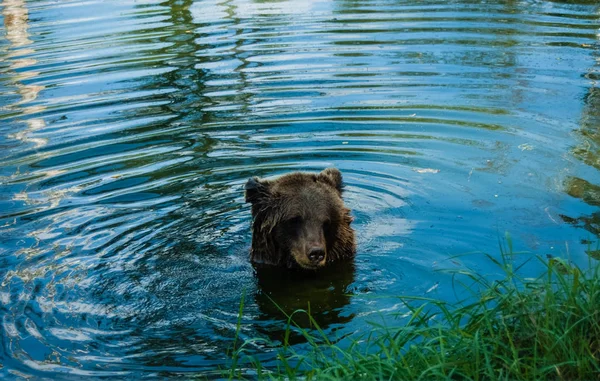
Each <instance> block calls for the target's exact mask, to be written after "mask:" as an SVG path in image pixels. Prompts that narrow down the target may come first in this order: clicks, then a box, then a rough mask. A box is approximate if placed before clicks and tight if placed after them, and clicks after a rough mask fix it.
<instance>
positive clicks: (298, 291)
mask: <svg viewBox="0 0 600 381" xmlns="http://www.w3.org/2000/svg"><path fill="white" fill-rule="evenodd" d="M255 271H256V278H257V281H258V284H257V287H258V288H257V292H256V294H255V300H254V302H255V303H256V305H257V306H258V309H259V311H260V314H259V315H258V316H257V320H258V321H264V322H265V323H266V325H265V326H263V327H261V329H260V330H261V333H263V334H265V335H266V336H267V337H268V338H270V340H271V341H275V342H279V343H283V342H284V341H285V340H284V338H285V337H286V330H287V326H284V327H282V326H281V325H280V324H279V323H276V324H273V322H274V321H275V322H278V321H279V320H283V321H286V320H287V319H288V318H289V317H291V318H292V320H293V322H294V324H292V325H291V327H292V329H294V328H296V327H298V328H302V329H310V328H315V323H316V326H318V327H319V328H321V329H327V328H329V327H330V326H331V325H337V326H338V327H340V326H342V325H343V324H344V323H348V322H349V321H351V320H352V319H353V318H354V314H353V313H352V312H350V313H348V311H346V310H345V309H344V307H346V306H347V305H348V304H350V298H351V296H352V290H351V289H350V286H351V285H352V284H353V282H354V271H355V269H354V265H353V263H342V264H336V265H334V266H330V267H328V268H326V269H324V270H323V271H320V272H306V271H293V272H289V271H283V270H282V269H277V268H273V267H272V266H261V265H255ZM299 310H303V311H306V312H308V313H310V316H311V317H312V318H313V319H314V321H311V320H310V319H309V317H308V315H307V313H301V312H298V313H296V314H294V312H295V311H299ZM293 332H294V331H292V333H293ZM302 341H303V336H302V335H301V334H298V335H297V336H294V335H293V334H292V335H291V336H289V337H288V338H287V342H288V343H290V344H294V343H297V342H302Z"/></svg>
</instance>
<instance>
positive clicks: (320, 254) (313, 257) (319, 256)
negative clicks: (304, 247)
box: [308, 246, 325, 264]
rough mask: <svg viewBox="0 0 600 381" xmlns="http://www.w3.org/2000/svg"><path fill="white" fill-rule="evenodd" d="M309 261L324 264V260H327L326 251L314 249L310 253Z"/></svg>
mask: <svg viewBox="0 0 600 381" xmlns="http://www.w3.org/2000/svg"><path fill="white" fill-rule="evenodd" d="M308 259H310V261H311V262H312V263H314V264H318V263H320V262H323V260H325V249H323V248H322V247H318V246H316V247H312V248H311V249H310V250H309V251H308Z"/></svg>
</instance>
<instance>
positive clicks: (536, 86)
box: [0, 0, 600, 379]
mask: <svg viewBox="0 0 600 381" xmlns="http://www.w3.org/2000/svg"><path fill="white" fill-rule="evenodd" d="M0 4H1V5H0V6H1V8H2V9H1V17H2V25H4V28H3V29H2V31H0V148H1V150H0V302H1V303H0V311H1V312H0V327H1V332H2V333H1V335H0V344H1V346H0V358H1V361H0V362H1V367H0V376H1V377H4V378H8V379H11V378H15V377H18V376H23V377H31V376H32V377H34V378H35V377H46V378H56V377H58V376H59V375H68V376H74V377H83V376H96V377H100V376H104V377H107V378H111V379H113V378H119V377H121V378H123V379H127V378H131V377H141V376H148V377H158V378H161V377H167V376H174V375H179V376H189V375H192V374H196V373H200V374H203V375H214V372H215V371H216V369H217V368H218V367H220V366H224V365H225V364H226V360H225V357H226V354H227V353H228V351H229V350H230V349H231V347H232V345H233V341H234V338H235V337H236V330H237V321H238V318H241V322H242V325H241V329H240V332H239V333H238V335H239V337H238V340H245V339H249V338H263V339H268V340H267V341H260V340H259V341H252V344H251V345H250V344H249V347H248V350H249V351H252V352H253V353H256V354H257V355H258V356H260V358H261V359H264V360H265V361H266V362H267V363H269V362H270V361H271V362H272V361H273V359H274V358H275V356H276V352H275V351H274V350H273V347H272V342H281V340H282V337H284V333H285V329H286V325H287V318H286V316H285V315H286V314H289V313H291V312H292V311H294V310H296V309H299V308H300V309H307V308H309V306H310V310H311V313H312V314H313V315H314V318H315V322H316V323H317V324H318V325H319V327H321V328H322V329H323V330H325V332H327V333H329V334H331V335H332V337H334V338H335V339H337V340H340V341H341V345H343V344H344V340H352V339H354V338H355V337H356V336H355V335H358V334H361V333H365V332H368V331H369V329H370V328H369V327H370V326H369V324H368V323H367V322H368V321H372V320H377V319H379V318H380V317H381V316H385V315H386V314H388V313H396V312H405V311H404V307H403V306H402V305H400V304H397V303H396V300H395V299H393V298H387V297H386V296H390V295H398V294H405V295H406V294H411V295H426V294H427V295H428V296H429V294H435V295H433V296H435V297H438V298H442V299H452V298H453V297H454V291H453V289H452V287H451V284H450V279H449V278H448V277H447V276H446V275H444V274H443V273H440V272H437V271H436V270H437V269H440V268H447V267H451V266H457V265H460V264H457V262H456V260H452V261H451V260H450V257H451V256H453V255H455V254H461V253H465V252H473V251H484V252H488V253H491V254H495V253H498V248H497V241H498V236H499V235H502V234H503V232H504V231H506V230H508V231H510V232H511V233H512V236H513V240H514V241H515V244H516V245H519V247H517V248H516V249H517V250H525V251H529V252H531V253H532V254H539V255H546V254H551V255H553V256H561V255H563V256H568V257H569V259H570V260H572V261H574V262H576V263H579V264H582V265H584V264H586V263H587V260H588V256H587V254H586V253H595V254H594V255H596V254H597V253H596V251H594V250H591V251H590V247H591V248H592V249H594V248H595V247H596V246H597V245H598V235H599V234H600V233H599V229H600V228H599V225H600V222H599V221H600V220H599V212H598V206H599V205H600V196H599V195H600V188H599V187H600V183H598V178H599V177H598V170H600V165H599V164H598V163H599V157H600V152H599V147H600V139H599V138H598V136H599V134H598V126H599V123H600V119H599V114H598V110H599V109H600V108H599V107H600V103H599V102H598V100H599V99H600V96H599V94H598V90H597V83H596V82H597V80H598V74H597V68H598V57H599V52H598V46H599V43H598V35H599V31H598V25H599V21H600V9H599V6H598V4H596V2H593V1H588V2H586V1H575V2H566V3H565V2H558V1H557V2H552V1H535V2H534V1H524V2H515V1H508V0H507V1H500V2H496V3H494V4H488V3H485V2H479V1H461V0H457V1H452V2H446V1H438V0H431V1H425V2H419V3H414V2H412V3H408V2H403V1H388V0H381V1H375V2H373V1H369V2H367V1H330V0H311V1H299V0H298V1H292V0H290V1H252V0H228V1H224V2H223V1H213V0H208V1H202V2H200V1H193V0H183V1H175V0H167V1H155V0H149V1H144V2H138V1H119V2H109V3H105V2H93V1H92V2H82V1H79V0H66V1H61V2H50V1H38V2H26V1H23V0H2V2H1V3H0ZM328 166H335V167H337V168H339V169H340V170H341V171H342V173H343V174H344V180H345V183H346V190H345V196H344V197H345V201H346V203H347V205H349V206H350V207H351V208H352V210H353V212H352V213H353V216H354V217H355V223H354V224H353V225H354V227H355V229H356V231H357V235H358V256H357V258H356V263H354V264H346V265H344V264H340V266H336V267H335V268H331V269H329V270H328V271H325V272H322V273H318V274H312V275H311V276H306V275H304V276H300V275H299V274H289V273H287V272H286V273H282V272H280V271H279V270H278V269H269V268H266V269H265V268H256V269H255V268H253V267H252V266H251V265H250V264H249V263H248V249H249V244H250V239H251V237H250V235H251V234H250V211H249V206H248V205H247V204H245V203H244V199H243V184H244V183H245V181H246V180H247V178H249V177H250V176H260V177H272V176H277V175H280V174H283V173H286V172H289V171H292V170H306V171H320V170H322V169H323V168H325V167H328ZM594 255H592V256H594ZM461 260H462V261H464V262H465V263H466V264H469V265H470V266H473V267H475V268H477V269H478V270H479V271H480V272H481V273H482V274H488V273H493V272H494V271H495V269H494V267H493V266H492V265H491V264H489V262H486V261H484V260H483V259H482V256H478V255H472V256H468V257H463V258H462V259H461ZM527 271H531V272H532V273H535V272H536V271H537V269H535V268H530V269H527ZM242 295H246V297H245V304H244V310H243V313H242V315H241V316H238V311H239V306H240V302H241V299H242ZM274 303H275V304H274ZM276 305H277V306H279V307H277V306H276ZM295 319H296V322H297V323H298V325H299V326H300V327H302V328H306V329H312V328H313V323H312V322H310V321H308V320H307V319H306V317H305V316H303V315H296V316H295ZM290 342H291V343H292V344H293V345H295V346H297V348H302V345H303V338H302V336H301V335H300V334H298V332H295V333H293V334H292V336H291V337H290Z"/></svg>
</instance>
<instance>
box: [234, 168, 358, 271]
mask: <svg viewBox="0 0 600 381" xmlns="http://www.w3.org/2000/svg"><path fill="white" fill-rule="evenodd" d="M245 190H246V202H250V203H251V204H252V220H253V221H252V249H251V252H250V260H251V261H252V262H254V263H263V264H271V265H277V266H285V267H288V268H302V269H318V268H321V267H323V266H325V265H326V264H327V263H331V262H334V261H337V260H340V259H352V258H353V257H354V254H355V252H356V244H355V242H354V230H352V228H351V227H350V223H351V222H352V217H351V216H350V209H348V208H346V206H345V205H344V201H342V174H341V173H340V171H339V170H337V169H335V168H327V169H325V170H324V171H322V172H321V173H319V174H315V173H304V172H294V173H290V174H287V175H284V176H281V177H279V178H277V179H275V180H262V179H259V178H258V177H253V178H251V179H250V180H248V182H247V183H246V186H245Z"/></svg>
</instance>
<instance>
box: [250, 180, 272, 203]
mask: <svg viewBox="0 0 600 381" xmlns="http://www.w3.org/2000/svg"><path fill="white" fill-rule="evenodd" d="M244 190H245V191H246V202H250V203H252V204H254V203H255V202H256V201H258V200H260V199H261V198H263V197H266V196H267V195H268V194H269V183H268V181H266V180H261V179H259V178H258V177H252V178H250V179H248V181H247V182H246V185H245V186H244Z"/></svg>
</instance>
